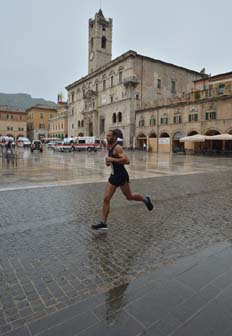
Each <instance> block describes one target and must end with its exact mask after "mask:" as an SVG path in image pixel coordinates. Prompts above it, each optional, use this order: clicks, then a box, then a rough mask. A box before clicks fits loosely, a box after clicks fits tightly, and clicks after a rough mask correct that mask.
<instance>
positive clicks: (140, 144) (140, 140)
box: [136, 133, 147, 149]
mask: <svg viewBox="0 0 232 336" xmlns="http://www.w3.org/2000/svg"><path fill="white" fill-rule="evenodd" d="M144 144H145V145H146V146H147V137H146V135H145V134H144V133H139V134H138V135H137V137H136V148H138V149H143V148H144Z"/></svg>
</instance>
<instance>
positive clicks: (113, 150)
mask: <svg viewBox="0 0 232 336" xmlns="http://www.w3.org/2000/svg"><path fill="white" fill-rule="evenodd" d="M117 138H118V132H117V130H110V131H108V133H107V136H106V139H107V144H108V148H109V155H108V157H107V158H106V165H107V166H111V175H110V177H109V180H108V182H107V184H106V188H105V195H104V201H103V208H102V220H101V221H100V222H99V223H97V224H93V225H92V228H93V229H94V230H104V231H105V230H107V218H108V215H109V212H110V201H111V199H112V197H113V195H114V193H115V191H116V189H117V188H118V187H120V189H121V191H122V193H123V194H124V196H125V197H126V199H127V200H128V201H138V202H143V203H144V204H145V205H146V207H147V209H148V210H149V211H151V210H152V209H153V204H152V200H151V197H150V196H142V195H140V194H138V193H132V192H131V189H130V185H129V175H128V172H127V170H126V168H125V165H128V164H129V163H130V162H129V159H128V156H127V155H126V153H125V152H124V150H123V148H122V146H120V145H119V144H118V143H117Z"/></svg>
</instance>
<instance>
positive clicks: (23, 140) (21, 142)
mask: <svg viewBox="0 0 232 336" xmlns="http://www.w3.org/2000/svg"><path fill="white" fill-rule="evenodd" d="M17 146H18V147H23V148H25V147H31V142H30V140H29V139H28V138H27V137H18V139H17Z"/></svg>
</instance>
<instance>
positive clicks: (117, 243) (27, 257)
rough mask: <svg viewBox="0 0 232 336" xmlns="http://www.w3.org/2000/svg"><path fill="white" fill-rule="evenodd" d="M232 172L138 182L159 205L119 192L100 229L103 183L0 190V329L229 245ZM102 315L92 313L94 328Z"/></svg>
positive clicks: (5, 330)
mask: <svg viewBox="0 0 232 336" xmlns="http://www.w3.org/2000/svg"><path fill="white" fill-rule="evenodd" d="M227 168H228V167H227ZM227 168H226V169H225V170H220V171H216V169H215V170H212V171H210V172H204V173H201V174H197V173H195V174H190V175H179V176H177V175H176V176H164V177H156V178H151V177H150V178H145V179H136V180H132V182H131V187H132V189H133V190H134V191H139V192H141V193H144V194H147V193H150V194H151V196H152V198H153V200H154V203H155V209H154V211H153V212H152V213H150V212H148V211H147V209H146V207H145V206H144V205H143V204H138V203H135V202H128V201H126V200H125V199H124V197H123V195H122V194H121V193H120V191H118V192H117V193H116V194H115V196H114V198H113V201H112V206H111V213H110V219H109V231H108V233H107V234H104V235H102V234H96V233H94V232H92V230H91V224H93V223H94V222H96V221H97V220H98V219H99V218H100V216H101V204H102V196H103V192H104V183H88V184H79V185H74V186H71V185H66V186H55V187H50V188H32V189H23V188H22V189H19V190H7V189H6V190H5V191H2V192H1V199H0V213H1V222H0V335H5V334H6V333H8V332H10V335H27V334H28V335H30V333H32V334H33V335H36V334H37V332H38V331H36V328H35V330H34V331H33V328H32V329H30V332H29V331H28V330H29V329H18V328H20V327H21V326H23V325H28V324H30V323H31V322H33V321H36V320H38V319H40V318H43V317H46V316H53V315H52V314H53V313H55V312H59V311H61V310H62V309H64V308H67V307H71V305H73V304H76V303H78V302H83V300H84V299H88V298H92V297H93V296H95V295H97V296H95V297H96V298H98V297H99V295H100V296H101V294H102V293H107V295H108V296H109V302H111V301H114V300H113V299H114V296H116V295H117V296H118V295H119V294H118V291H120V290H121V291H122V293H123V292H124V291H125V290H126V288H127V286H128V283H131V282H133V280H135V279H139V277H140V276H142V275H146V274H147V273H149V272H152V271H154V270H156V269H160V268H162V267H163V266H164V265H172V264H173V263H175V261H176V260H178V259H180V258H182V257H184V256H188V255H193V254H195V253H197V252H198V251H201V249H203V248H206V247H208V246H213V245H214V244H216V243H219V242H223V243H225V242H228V243H230V241H231V239H232V223H231V218H232V207H231V201H232V175H231V170H229V169H227ZM120 296H122V295H120ZM96 300H97V299H96ZM120 304H121V303H120ZM125 304H126V303H125ZM115 305H116V306H114V305H112V304H111V308H110V310H109V311H108V313H107V314H110V316H107V319H108V320H109V321H110V320H111V318H112V316H114V311H117V301H116V303H115ZM69 313H70V312H69ZM105 314H106V313H105V312H104V311H101V309H100V310H99V311H97V312H95V315H94V316H92V318H93V321H92V322H93V324H94V323H95V320H96V318H97V319H98V320H99V319H100V318H101V316H103V317H104V318H106V316H105ZM96 316H97V317H96ZM99 316H100V317H99ZM125 323H127V322H126V320H125ZM69 328H70V326H69ZM14 330H15V332H16V333H15V334H14V333H13V332H14ZM20 330H22V331H20ZM25 330H27V331H25ZM79 332H81V331H77V332H76V333H75V335H79ZM43 335H49V333H44V334H43ZM51 335H53V334H51ZM54 335H56V334H54ZM57 335H58V333H57ZM60 335H63V334H62V333H60ZM67 335H69V333H67ZM70 335H71V333H70ZM73 335H74V334H73ZM86 335H88V333H87V334H86ZM89 335H98V333H97V332H96V334H94V333H93V334H89ZM99 335H100V331H99ZM117 335H120V333H118V334H117ZM131 335H137V334H136V333H131ZM154 335H155V334H154ZM157 335H158V334H157ZM161 335H162V334H161ZM199 335H200V334H199Z"/></svg>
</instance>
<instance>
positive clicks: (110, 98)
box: [66, 10, 204, 147]
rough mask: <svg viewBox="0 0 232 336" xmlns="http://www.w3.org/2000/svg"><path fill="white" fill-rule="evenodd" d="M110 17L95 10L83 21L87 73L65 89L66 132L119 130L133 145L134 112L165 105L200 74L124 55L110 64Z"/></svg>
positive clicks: (101, 134)
mask: <svg viewBox="0 0 232 336" xmlns="http://www.w3.org/2000/svg"><path fill="white" fill-rule="evenodd" d="M111 55H112V19H108V20H107V19H105V17H104V15H103V13H102V11H101V10H100V11H99V12H98V13H97V14H96V15H95V18H94V20H90V21H89V73H88V75H87V76H85V77H83V78H81V79H79V80H77V81H75V82H74V83H72V84H70V85H68V86H67V87H66V89H67V91H68V103H69V112H68V134H69V136H77V135H78V134H79V133H83V134H84V135H87V136H88V135H95V136H99V137H101V138H102V139H104V138H105V133H106V131H107V130H108V129H112V128H119V129H120V130H121V132H122V134H123V137H124V144H125V146H126V147H134V146H135V144H136V138H135V133H136V110H137V109H145V108H149V107H151V106H155V105H160V104H165V103H166V102H167V100H168V99H170V98H174V97H182V96H183V95H184V94H185V93H186V92H189V91H191V90H192V89H193V88H194V84H193V81H195V80H197V79H201V78H203V77H204V75H203V74H202V73H199V72H196V71H192V70H189V69H186V68H183V67H180V66H176V65H174V64H170V63H167V62H163V61H160V60H156V59H152V58H149V57H146V56H143V55H139V54H137V53H136V52H135V51H128V52H126V53H125V54H122V55H121V56H119V57H117V58H116V59H114V60H111Z"/></svg>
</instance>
